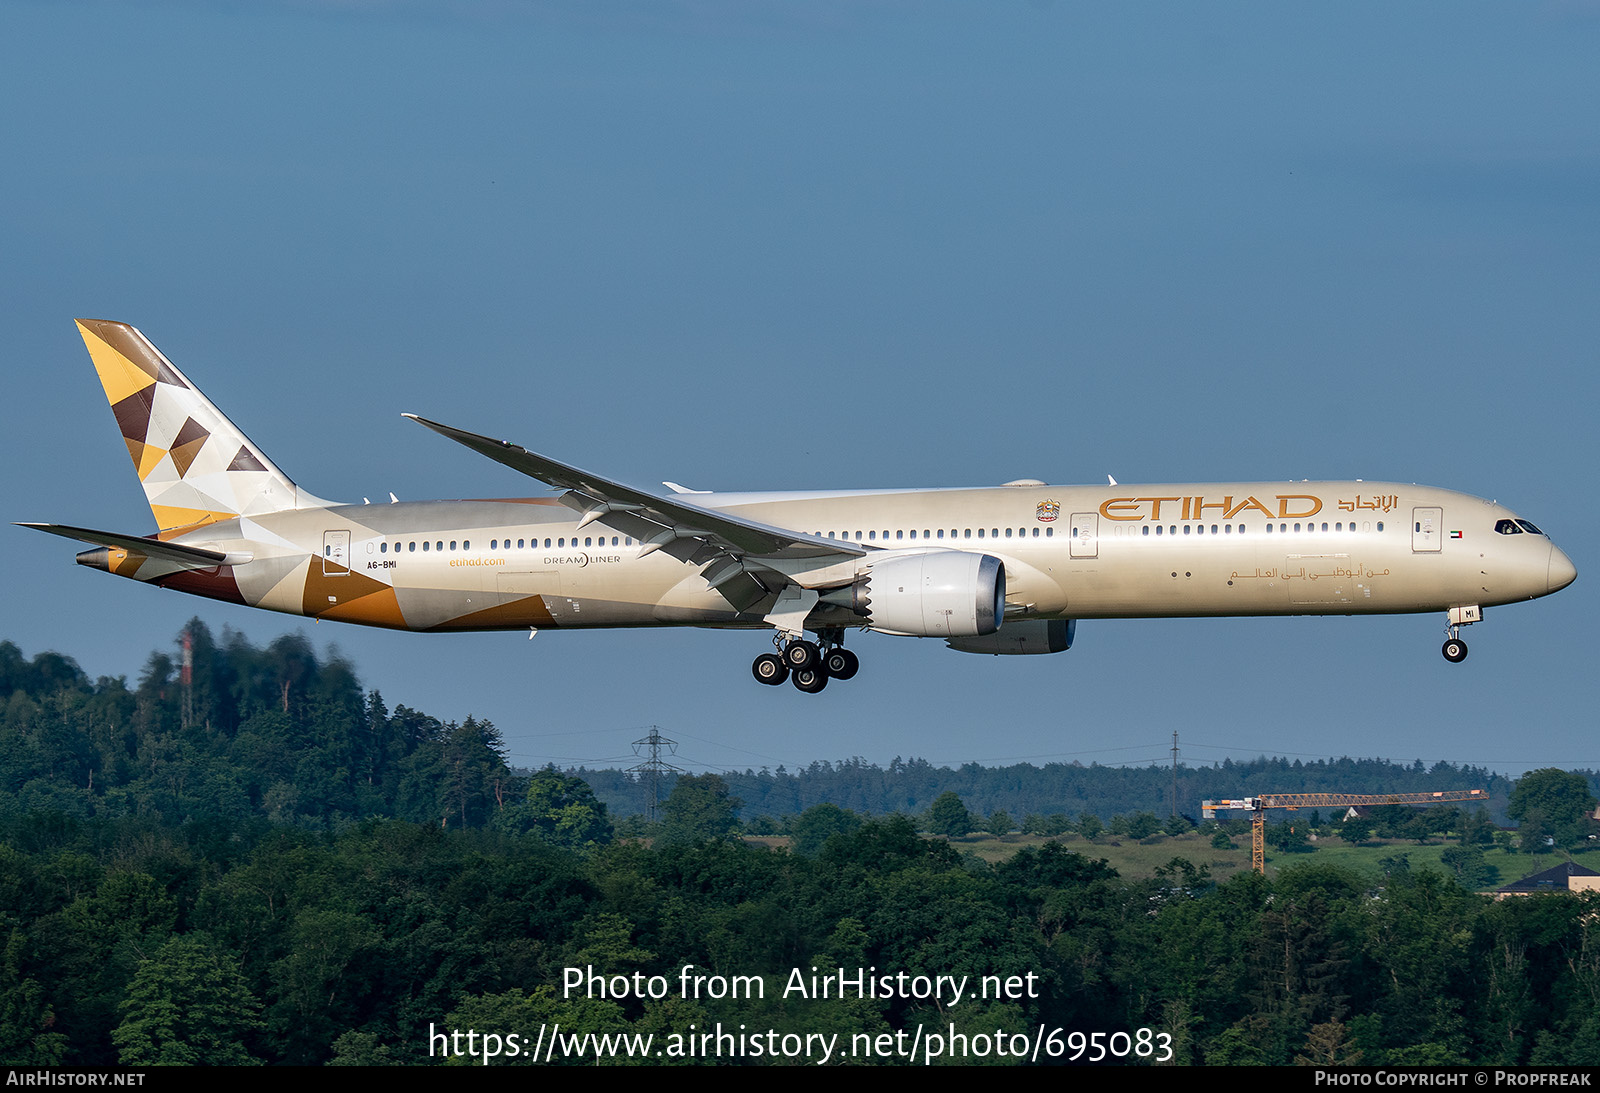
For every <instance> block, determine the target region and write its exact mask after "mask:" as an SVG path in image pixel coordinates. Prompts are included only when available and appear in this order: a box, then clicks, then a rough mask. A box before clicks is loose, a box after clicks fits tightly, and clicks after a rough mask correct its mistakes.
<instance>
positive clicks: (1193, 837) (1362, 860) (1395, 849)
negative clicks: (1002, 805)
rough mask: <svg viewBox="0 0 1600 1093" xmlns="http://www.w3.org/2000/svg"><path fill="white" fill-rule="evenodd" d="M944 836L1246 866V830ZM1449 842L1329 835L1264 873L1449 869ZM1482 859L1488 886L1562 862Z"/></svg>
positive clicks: (1132, 868)
mask: <svg viewBox="0 0 1600 1093" xmlns="http://www.w3.org/2000/svg"><path fill="white" fill-rule="evenodd" d="M950 841H951V844H952V845H953V846H955V847H956V848H957V849H958V850H963V851H965V850H970V851H972V852H973V853H974V854H976V855H977V856H978V857H980V858H982V859H983V860H984V861H987V862H998V861H1003V860H1004V859H1006V858H1009V857H1010V856H1011V855H1013V854H1015V853H1016V852H1017V851H1018V850H1020V849H1022V848H1023V847H1024V846H1038V845H1041V844H1043V843H1047V842H1059V843H1061V844H1062V845H1063V846H1065V847H1066V848H1067V849H1069V850H1075V851H1077V852H1078V853H1080V854H1083V855H1086V856H1088V857H1091V858H1104V859H1105V860H1106V861H1108V862H1110V863H1111V866H1112V868H1114V869H1116V871H1117V872H1118V873H1120V874H1121V875H1122V876H1124V877H1128V878H1130V879H1143V878H1147V877H1153V876H1155V871H1156V869H1157V868H1158V867H1159V866H1163V865H1166V864H1167V863H1168V862H1169V861H1171V860H1172V859H1173V858H1186V859H1188V860H1189V861H1190V862H1192V863H1194V864H1195V865H1203V866H1205V867H1206V868H1208V869H1209V870H1210V871H1211V876H1212V877H1213V879H1215V880H1219V881H1222V880H1226V879H1228V878H1229V877H1231V876H1232V875H1233V874H1235V873H1238V872H1240V871H1248V870H1249V868H1250V836H1249V835H1243V836H1235V837H1234V840H1233V843H1234V846H1235V847H1237V849H1235V850H1217V849H1215V848H1214V847H1212V845H1211V839H1210V837H1209V836H1202V835H1197V834H1194V833H1190V834H1188V835H1157V836H1155V837H1153V838H1150V839H1147V840H1145V841H1144V842H1142V843H1140V842H1135V841H1134V840H1132V839H1128V838H1123V837H1117V836H1112V835H1100V836H1098V837H1096V838H1094V839H1085V838H1084V837H1083V836H1081V835H1062V836H1060V837H1058V838H1055V839H1047V838H1044V837H1042V836H1037V835H1006V836H1004V837H1003V838H996V837H995V836H993V835H968V836H966V837H965V838H960V839H952V840H950ZM1454 845H1456V844H1455V842H1454V840H1450V841H1444V842H1441V841H1433V840H1430V841H1429V842H1428V843H1426V844H1424V845H1418V844H1417V843H1416V842H1414V841H1411V840H1407V839H1374V840H1372V841H1371V842H1369V843H1365V844H1363V845H1361V846H1352V845H1351V844H1349V843H1347V842H1345V841H1344V840H1343V839H1340V838H1338V837H1336V836H1335V837H1330V838H1324V839H1321V840H1319V841H1317V842H1315V843H1313V844H1312V846H1314V847H1315V848H1316V849H1314V850H1313V851H1311V852H1310V853H1306V854H1281V853H1275V852H1273V850H1272V849H1271V848H1270V847H1269V848H1268V849H1267V872H1268V873H1274V872H1276V871H1277V870H1278V869H1281V868H1283V867H1285V866H1290V865H1297V864H1299V863H1302V862H1307V863H1309V862H1316V863H1318V864H1326V865H1339V866H1343V867H1344V868H1347V869H1352V870H1355V871H1357V872H1359V873H1364V874H1366V875H1368V876H1370V877H1371V878H1373V879H1374V880H1377V879H1378V878H1380V877H1382V876H1383V867H1382V865H1381V863H1382V862H1383V860H1384V859H1385V858H1395V857H1399V856H1400V855H1402V854H1403V855H1405V857H1406V859H1407V861H1408V862H1409V863H1410V865H1411V867H1412V868H1413V869H1418V868H1423V867H1427V868H1432V869H1438V870H1440V871H1442V872H1449V870H1448V869H1447V868H1446V867H1445V866H1444V865H1443V864H1441V862H1440V860H1439V855H1440V854H1442V853H1444V851H1445V850H1446V849H1447V848H1448V847H1451V846H1454ZM1591 858H1595V859H1600V853H1595V852H1589V853H1583V854H1579V855H1577V857H1576V860H1577V861H1579V862H1580V863H1582V864H1585V865H1588V866H1589V867H1590V868H1600V860H1597V861H1590V860H1589V859H1591ZM1484 860H1485V861H1486V862H1487V863H1488V864H1489V866H1490V867H1491V868H1493V869H1494V870H1495V871H1496V873H1497V874H1498V879H1496V880H1495V882H1494V883H1493V884H1491V885H1489V886H1488V887H1489V888H1490V889H1493V888H1497V887H1499V886H1500V885H1502V884H1510V883H1511V882H1512V881H1514V880H1520V879H1521V878H1522V877H1525V876H1527V875H1528V874H1530V873H1537V872H1539V871H1540V870H1543V869H1549V868H1550V867H1551V866H1553V865H1558V864H1560V863H1561V862H1563V861H1565V860H1566V857H1565V855H1561V854H1553V853H1552V854H1534V855H1526V854H1508V853H1506V852H1505V851H1503V850H1499V849H1490V850H1485V851H1484Z"/></svg>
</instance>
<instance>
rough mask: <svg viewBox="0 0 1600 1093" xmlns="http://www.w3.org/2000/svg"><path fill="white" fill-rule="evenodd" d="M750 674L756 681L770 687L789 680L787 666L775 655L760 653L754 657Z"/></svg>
mask: <svg viewBox="0 0 1600 1093" xmlns="http://www.w3.org/2000/svg"><path fill="white" fill-rule="evenodd" d="M750 672H751V674H752V675H754V676H755V677H756V679H758V680H760V681H761V682H762V683H765V684H767V685H769V686H772V687H776V686H778V685H780V684H781V683H783V682H784V680H786V679H788V678H789V669H788V666H787V665H785V664H784V663H783V659H782V658H781V657H779V656H778V654H777V653H762V654H761V655H760V656H759V657H756V660H755V663H754V664H752V665H750Z"/></svg>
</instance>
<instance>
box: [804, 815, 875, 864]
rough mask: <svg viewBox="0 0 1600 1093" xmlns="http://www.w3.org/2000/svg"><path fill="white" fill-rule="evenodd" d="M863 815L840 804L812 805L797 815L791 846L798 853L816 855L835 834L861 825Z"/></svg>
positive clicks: (850, 830)
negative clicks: (841, 806)
mask: <svg viewBox="0 0 1600 1093" xmlns="http://www.w3.org/2000/svg"><path fill="white" fill-rule="evenodd" d="M861 822H862V817H860V816H858V815H857V814H856V813H854V812H851V811H850V810H849V809H845V808H840V807H839V806H838V805H833V804H821V805H812V806H811V807H810V808H808V809H806V810H805V811H804V812H802V813H800V815H799V816H796V817H795V820H794V825H793V828H792V831H793V837H792V841H791V842H790V844H789V845H790V848H791V849H792V850H793V851H794V852H795V853H796V854H803V855H804V856H806V857H808V858H810V857H815V856H816V854H817V853H818V851H820V850H821V849H822V847H823V844H824V843H826V842H827V841H828V839H829V838H830V837H831V836H834V835H848V834H850V832H852V831H855V830H856V829H857V828H859V827H860V826H861Z"/></svg>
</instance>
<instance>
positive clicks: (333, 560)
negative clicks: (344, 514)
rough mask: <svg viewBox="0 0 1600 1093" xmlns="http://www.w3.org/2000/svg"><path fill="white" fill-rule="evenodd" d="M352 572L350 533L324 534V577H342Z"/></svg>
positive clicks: (326, 532)
mask: <svg viewBox="0 0 1600 1093" xmlns="http://www.w3.org/2000/svg"><path fill="white" fill-rule="evenodd" d="M349 572H350V533H349V532H348V531H325V532H323V533H322V575H323V576H324V577H342V576H344V575H345V574H347V573H349Z"/></svg>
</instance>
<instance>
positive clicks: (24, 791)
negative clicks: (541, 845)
mask: <svg viewBox="0 0 1600 1093" xmlns="http://www.w3.org/2000/svg"><path fill="white" fill-rule="evenodd" d="M185 634H186V635H187V637H188V642H189V646H190V649H189V657H190V662H191V663H190V668H189V680H188V683H187V685H185V682H184V678H183V672H184V669H183V665H182V655H181V654H179V655H173V654H168V653H165V652H159V651H158V652H155V653H152V654H151V655H150V658H149V660H148V661H147V662H146V664H145V667H144V671H143V672H142V673H141V674H140V676H139V680H138V683H137V684H136V685H134V686H131V687H130V686H129V684H128V682H127V680H126V679H125V678H124V677H121V676H116V677H106V676H102V677H100V678H99V679H96V680H93V681H91V680H90V679H89V678H88V676H87V675H86V674H85V673H84V672H83V670H82V669H81V668H79V667H78V665H77V663H76V662H74V661H73V660H71V659H70V658H68V657H64V656H62V655H60V654H58V653H48V652H47V653H40V654H38V655H37V656H35V657H33V658H32V659H31V660H29V659H27V658H25V657H24V656H23V655H22V653H21V651H20V650H19V649H18V648H17V646H16V645H14V644H12V643H11V642H9V641H7V642H0V816H20V815H26V814H28V813H32V812H38V811H48V812H53V813H59V814H61V815H64V816H71V817H76V818H79V819H91V818H116V817H123V816H142V817H152V818H155V819H158V820H159V821H161V822H163V823H166V824H181V823H184V822H185V821H188V820H190V819H196V818H206V819H211V818H216V817H231V818H243V817H246V816H259V817H261V818H263V819H266V820H269V821H272V822H274V823H295V824H301V825H309V826H330V825H332V826H337V825H338V824H341V823H348V822H352V821H356V820H361V819H365V818H371V817H394V818H401V819H407V820H413V821H416V822H418V823H430V822H431V823H434V824H444V825H446V826H467V827H476V826H482V825H483V824H485V823H486V822H488V820H489V819H490V818H491V817H492V815H493V814H494V812H495V811H496V810H497V809H498V808H499V807H500V806H501V805H502V804H504V803H505V802H506V800H507V795H508V794H509V793H511V792H512V785H513V781H514V777H513V775H512V772H511V771H510V769H509V768H508V767H507V766H506V762H505V756H504V747H503V743H502V741H501V739H500V736H499V733H498V731H497V730H496V729H495V728H494V726H493V725H491V724H490V723H489V722H487V721H479V720H475V719H474V718H471V717H468V718H467V719H466V720H465V721H462V722H460V723H456V722H443V721H440V720H439V719H438V718H435V717H430V716H428V715H427V714H424V713H421V712H419V711H417V710H411V709H407V708H406V707H405V706H399V707H396V708H395V710H394V711H393V712H392V713H391V712H390V711H389V710H388V709H387V707H386V706H385V705H384V702H383V698H382V696H380V695H379V694H377V693H376V692H373V693H372V694H370V695H367V694H363V692H362V688H361V684H360V681H359V680H358V679H357V678H356V674H355V670H354V669H353V668H352V667H351V666H350V664H349V663H348V662H346V661H344V660H343V659H342V658H340V657H338V656H329V657H321V658H319V657H318V656H317V655H316V653H315V651H314V650H313V649H312V648H311V645H310V643H309V642H307V641H306V640H305V639H304V638H303V637H300V636H299V635H295V634H288V635H284V636H283V637H280V638H277V639H276V640H274V641H273V642H272V643H271V644H269V645H268V646H266V647H265V648H257V647H256V646H254V645H252V644H251V643H250V642H249V641H247V640H246V639H245V638H244V637H243V636H242V635H240V634H237V633H234V632H231V631H230V632H227V633H225V634H224V636H223V639H222V641H220V642H218V641H216V640H214V638H213V637H212V635H211V633H210V631H209V630H208V629H207V628H206V626H205V625H204V624H203V623H201V622H200V621H199V620H198V619H196V620H194V621H192V622H190V623H189V625H188V626H187V627H186V628H185Z"/></svg>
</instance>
